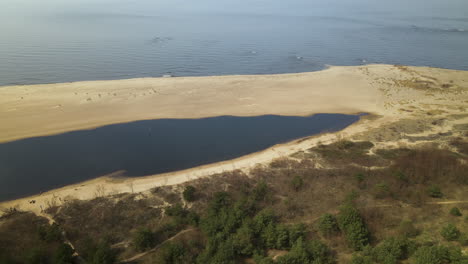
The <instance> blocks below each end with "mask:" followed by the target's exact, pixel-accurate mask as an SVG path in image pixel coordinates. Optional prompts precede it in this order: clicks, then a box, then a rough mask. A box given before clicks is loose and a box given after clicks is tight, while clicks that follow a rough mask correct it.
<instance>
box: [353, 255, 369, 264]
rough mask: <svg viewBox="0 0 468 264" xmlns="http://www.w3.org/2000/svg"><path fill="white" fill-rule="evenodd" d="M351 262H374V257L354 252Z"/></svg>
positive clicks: (355, 263)
mask: <svg viewBox="0 0 468 264" xmlns="http://www.w3.org/2000/svg"><path fill="white" fill-rule="evenodd" d="M351 264H374V262H373V261H372V258H371V257H369V256H361V255H357V254H354V255H353V258H352V259H351Z"/></svg>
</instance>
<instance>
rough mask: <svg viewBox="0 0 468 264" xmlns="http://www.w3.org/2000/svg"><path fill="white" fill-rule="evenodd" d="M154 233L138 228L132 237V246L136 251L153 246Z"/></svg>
mask: <svg viewBox="0 0 468 264" xmlns="http://www.w3.org/2000/svg"><path fill="white" fill-rule="evenodd" d="M154 244H155V239H154V234H153V232H151V231H150V230H149V229H140V230H138V231H137V233H136V234H135V236H134V238H133V246H134V247H135V249H136V250H138V251H145V250H147V249H149V248H152V247H154Z"/></svg>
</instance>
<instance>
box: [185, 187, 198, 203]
mask: <svg viewBox="0 0 468 264" xmlns="http://www.w3.org/2000/svg"><path fill="white" fill-rule="evenodd" d="M196 192H197V190H196V189H195V187H193V186H191V185H189V186H187V187H185V190H184V192H183V193H182V196H183V197H184V199H185V201H187V202H193V201H195V200H196V199H197V197H196Z"/></svg>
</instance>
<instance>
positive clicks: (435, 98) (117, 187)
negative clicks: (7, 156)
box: [0, 65, 468, 212]
mask: <svg viewBox="0 0 468 264" xmlns="http://www.w3.org/2000/svg"><path fill="white" fill-rule="evenodd" d="M88 98H91V99H90V100H88ZM467 108H468V72H465V71H454V70H444V69H434V68H425V67H397V66H392V65H369V66H359V67H332V68H330V69H327V70H324V71H320V72H313V73H300V74H283V75H260V76H220V77H187V78H143V79H130V80H121V81H93V82H77V83H66V84H51V85H34V86H11V87H0V120H1V125H0V142H7V141H11V140H15V139H20V138H25V137H31V136H39V135H50V134H54V133H60V132H65V131H71V130H76V129H86V128H93V127H96V126H101V125H106V124H111V123H118V122H127V121H134V120H142V119H154V118H199V117H208V116H219V115H236V116H254V115H264V114H279V115H296V116H298V115H309V114H313V113H357V112H368V113H373V114H375V115H378V116H380V118H377V119H373V118H365V119H364V120H361V121H360V122H358V123H355V124H353V125H351V126H350V127H348V128H346V129H344V130H343V131H340V132H337V133H331V134H322V135H317V136H314V137H311V138H307V139H305V140H296V141H294V142H290V143H287V144H282V145H277V146H274V147H272V148H269V149H267V150H264V151H260V152H258V153H254V154H251V155H247V156H244V157H240V158H237V159H234V160H230V161H225V162H219V163H215V164H210V165H205V166H200V167H196V168H192V169H188V170H183V171H178V172H173V173H165V174H159V175H151V176H147V177H141V178H132V179H125V178H111V177H101V178H98V179H94V180H91V181H87V182H83V183H80V184H75V185H70V186H66V187H63V188H60V189H56V190H52V191H49V192H46V193H43V194H41V195H36V196H33V197H28V198H23V199H18V200H15V201H8V202H3V203H0V208H4V209H5V208H11V207H14V208H17V209H20V210H31V211H33V212H40V211H41V210H42V209H44V208H47V207H48V206H49V205H54V204H60V203H62V202H65V201H67V200H69V199H92V198H95V197H97V196H104V195H111V194H116V193H123V192H142V191H147V190H149V189H151V188H154V187H157V186H162V185H174V184H180V183H183V182H186V181H190V180H194V179H197V178H201V177H207V176H209V175H212V174H214V173H219V172H224V171H230V170H233V169H242V170H246V171H247V170H249V169H250V168H252V167H253V166H255V165H256V164H259V163H263V164H264V163H267V162H270V161H271V160H272V159H275V158H278V157H282V156H287V155H290V154H293V153H295V152H297V151H301V150H305V149H308V148H310V147H312V146H315V145H316V144H318V143H319V142H321V143H327V142H333V141H335V140H337V139H338V138H341V137H351V136H353V135H357V134H360V133H363V132H366V131H369V130H370V129H372V128H379V127H381V126H383V125H385V124H389V123H392V122H395V121H398V120H402V119H415V120H416V119H419V118H427V116H428V115H429V114H431V115H433V114H434V115H438V116H439V117H441V118H445V117H448V116H450V115H454V114H466V112H465V111H466V109H467ZM448 128H449V126H448ZM391 143H392V142H389V144H391ZM31 200H35V201H36V202H35V203H30V201H31Z"/></svg>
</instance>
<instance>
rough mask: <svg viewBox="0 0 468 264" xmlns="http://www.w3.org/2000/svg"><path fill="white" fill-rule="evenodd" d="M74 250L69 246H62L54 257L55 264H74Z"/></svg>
mask: <svg viewBox="0 0 468 264" xmlns="http://www.w3.org/2000/svg"><path fill="white" fill-rule="evenodd" d="M72 263H73V249H72V248H71V247H70V245H68V244H61V245H60V246H59V247H58V249H57V251H56V252H55V256H54V264H72Z"/></svg>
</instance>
